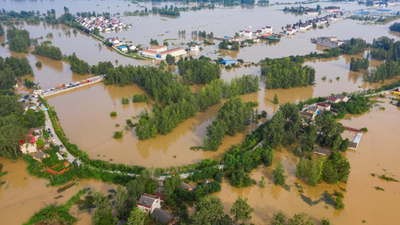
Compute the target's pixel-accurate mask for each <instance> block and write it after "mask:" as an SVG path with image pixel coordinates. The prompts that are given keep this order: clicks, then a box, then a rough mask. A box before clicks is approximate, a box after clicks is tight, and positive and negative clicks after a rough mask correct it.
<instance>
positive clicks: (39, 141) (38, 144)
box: [36, 138, 45, 148]
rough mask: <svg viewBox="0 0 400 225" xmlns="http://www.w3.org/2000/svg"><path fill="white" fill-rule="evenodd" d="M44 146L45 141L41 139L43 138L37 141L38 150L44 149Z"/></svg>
mask: <svg viewBox="0 0 400 225" xmlns="http://www.w3.org/2000/svg"><path fill="white" fill-rule="evenodd" d="M44 144H45V141H44V140H43V139H41V138H39V139H37V141H36V145H37V147H38V148H43V146H44Z"/></svg>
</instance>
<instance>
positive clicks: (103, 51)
mask: <svg viewBox="0 0 400 225" xmlns="http://www.w3.org/2000/svg"><path fill="white" fill-rule="evenodd" d="M115 2H117V3H116V4H115ZM285 2H287V1H285ZM3 3H4V4H3ZM128 4H130V6H128ZM164 4H165V3H161V4H158V3H155V4H154V6H157V7H158V6H163V5H164ZM166 4H167V5H171V4H175V3H166ZM320 5H321V6H322V7H324V6H328V5H338V6H340V7H341V8H345V9H349V10H354V9H361V8H364V7H365V6H359V5H357V4H354V3H320ZM64 6H67V7H68V8H69V9H70V10H71V12H72V13H75V12H81V11H93V10H95V11H96V12H103V11H108V12H112V13H118V12H119V13H121V14H122V13H123V12H124V11H126V10H129V11H134V10H136V9H140V10H141V9H143V7H141V6H146V7H147V8H149V9H150V8H151V7H152V6H153V5H152V3H140V5H139V6H136V5H135V4H133V3H130V2H129V1H2V4H1V7H2V8H5V9H6V10H11V9H13V10H40V11H41V12H45V11H46V10H47V9H51V8H54V9H55V10H56V12H57V14H58V15H60V13H62V11H63V7H64ZM308 6H310V7H315V6H316V4H311V5H308ZM108 7H109V8H108ZM283 7H284V6H282V5H280V6H279V5H277V6H271V7H257V6H255V7H231V8H218V9H214V10H201V11H198V12H183V13H181V17H180V18H176V19H174V18H166V17H160V16H157V15H151V16H147V17H121V18H120V19H121V20H123V21H124V22H126V23H131V24H132V28H131V29H130V30H127V31H121V32H118V33H117V34H115V33H109V34H104V36H105V37H119V38H120V39H124V38H125V40H127V41H132V42H133V44H143V45H144V46H148V45H149V41H150V38H156V39H157V40H158V42H159V43H162V42H163V40H165V39H170V40H168V42H169V44H170V46H171V45H172V42H174V44H176V46H186V43H188V42H190V41H192V40H195V39H196V38H191V37H190V36H191V35H190V34H191V31H193V30H205V31H207V33H209V32H211V31H212V32H214V35H215V36H223V35H228V36H233V35H234V33H235V32H237V31H239V30H241V29H250V28H249V26H252V28H251V30H257V29H259V28H261V27H263V26H267V25H271V26H274V28H275V30H276V31H277V30H279V29H280V27H282V26H285V25H286V24H288V23H295V22H297V21H298V20H300V19H301V20H303V21H304V20H305V19H307V17H306V16H300V15H295V14H291V13H284V12H282V11H280V10H281V9H283ZM394 9H396V8H394ZM397 10H398V9H397ZM199 18H201V19H199ZM260 18H261V19H260ZM389 25H390V23H389V24H386V25H376V26H366V25H362V24H361V23H360V22H359V21H352V20H342V21H339V22H338V23H333V24H331V25H330V26H329V27H327V28H324V29H316V30H312V31H309V32H306V33H298V34H296V35H295V36H293V37H290V38H289V37H283V38H282V40H281V42H279V43H275V44H272V45H267V44H264V43H260V44H258V45H254V46H252V47H245V48H243V49H241V50H240V51H238V52H234V51H221V52H218V49H217V46H218V43H219V42H218V41H215V43H216V45H215V46H208V47H204V50H203V51H201V52H200V53H199V56H200V55H205V56H207V57H210V58H212V59H216V58H218V57H223V58H227V59H243V60H244V61H246V62H258V61H259V60H261V59H264V58H265V57H270V58H277V57H284V56H289V55H297V54H298V55H304V54H308V53H310V52H321V51H322V50H323V49H324V47H321V46H316V45H314V44H311V43H310V38H313V37H319V36H337V37H338V38H339V39H349V38H351V37H362V38H364V39H365V40H367V41H368V42H371V41H372V39H373V38H378V37H380V36H384V35H386V36H389V37H391V38H394V39H396V40H400V35H399V33H396V32H389V30H388V26H389ZM24 28H25V29H27V30H29V32H30V33H31V37H32V38H38V37H40V36H43V37H45V36H46V34H47V33H49V32H52V33H53V38H52V39H49V40H51V41H52V43H53V45H54V46H57V47H60V48H61V51H62V52H63V54H67V55H70V54H72V53H73V52H75V53H76V54H77V56H78V57H79V58H81V59H83V60H85V61H87V62H88V63H89V64H91V65H92V64H97V63H98V62H100V61H111V62H112V63H113V64H114V65H116V64H117V63H116V60H118V64H121V65H127V64H132V65H144V64H149V63H151V62H150V61H138V60H134V59H131V58H126V57H123V56H121V55H119V54H118V53H116V52H115V51H113V50H112V49H110V48H107V47H105V46H103V45H100V46H99V42H98V41H97V40H95V39H94V38H92V37H91V36H89V35H87V34H85V33H83V32H80V31H78V33H77V34H76V35H75V34H73V33H72V30H71V29H70V30H71V35H66V34H65V30H66V29H68V28H67V27H65V26H61V25H60V26H47V25H44V24H40V25H38V26H32V25H24ZM150 28H151V29H150ZM178 30H186V37H185V36H184V37H178ZM171 39H176V40H171ZM44 40H47V38H44ZM4 41H5V37H4V36H2V37H0V42H4ZM181 43H183V44H181ZM30 50H32V49H30ZM10 55H14V56H21V55H26V56H27V57H28V59H29V61H30V63H31V65H32V67H33V70H34V74H35V76H34V77H32V78H29V79H32V80H34V81H35V82H39V83H40V86H42V88H45V89H46V88H50V87H54V86H56V85H58V84H60V83H68V82H71V81H76V80H81V79H84V78H86V76H81V75H78V74H74V73H72V72H71V71H70V69H69V65H68V63H66V62H62V61H55V60H51V59H47V58H44V57H40V56H35V55H32V54H17V53H13V52H10V51H9V50H8V49H7V47H0V56H2V57H7V56H10ZM350 59H351V56H339V57H336V58H332V59H321V60H312V61H308V62H305V65H310V66H312V67H314V68H315V70H316V84H315V85H314V86H308V87H301V88H292V89H287V90H285V89H278V90H264V86H265V85H264V78H263V77H262V76H260V68H259V67H256V66H250V67H242V68H232V69H230V70H225V69H223V71H222V79H223V80H226V81H230V80H231V79H232V78H233V77H235V76H242V75H243V74H256V75H258V76H260V91H258V92H256V93H252V94H248V95H244V96H242V99H243V100H244V101H258V102H259V106H258V110H259V112H261V111H262V110H266V111H267V112H268V115H269V116H271V115H272V113H273V112H275V111H276V110H277V109H278V105H274V104H273V103H272V100H273V97H274V95H275V94H276V95H277V96H278V98H279V101H280V103H285V102H299V101H303V100H307V99H309V98H312V97H317V96H327V95H330V94H331V93H341V92H353V91H357V90H364V89H368V88H375V87H377V86H380V85H382V84H369V83H367V82H363V80H362V74H363V72H359V73H356V72H351V71H349V62H350ZM37 61H41V62H42V63H43V67H42V68H41V69H38V68H36V66H34V64H35V63H36V62H37ZM380 63H381V62H377V61H373V60H371V61H370V65H372V66H377V65H379V64H380ZM324 76H326V78H327V79H326V80H325V81H324V80H322V77H324ZM337 77H339V79H336V78H337ZM396 80H398V79H396ZM392 81H393V80H387V81H386V83H390V82H392ZM199 88H201V85H196V86H194V87H192V89H193V91H198V90H199ZM142 93H145V92H144V90H143V89H141V88H140V87H138V86H137V85H130V86H126V87H117V86H115V85H112V86H105V85H103V84H102V83H97V84H94V85H91V86H86V87H83V88H79V89H75V90H73V91H70V92H67V93H63V94H59V95H55V96H52V97H50V98H49V103H50V105H52V106H54V107H55V109H56V111H57V114H58V116H59V118H60V121H61V124H62V127H63V129H64V131H65V132H66V134H67V137H68V138H69V139H70V142H71V143H76V144H77V145H78V146H79V147H80V149H82V150H84V151H86V152H87V153H88V154H89V156H90V157H91V158H98V159H102V160H110V161H113V162H116V163H126V164H128V165H142V166H151V165H154V166H156V167H169V166H180V165H187V164H190V163H194V162H198V161H200V160H201V159H204V158H211V159H215V158H219V157H220V156H221V155H222V154H223V153H224V152H225V151H226V150H227V149H228V148H229V147H230V146H231V145H232V144H239V143H241V142H242V141H243V139H244V138H245V135H246V134H248V133H250V132H251V131H252V130H254V129H255V125H254V126H251V127H247V128H246V130H244V131H243V132H240V133H238V134H237V135H236V136H235V137H230V136H227V137H226V138H225V139H224V140H223V142H222V145H221V146H220V148H219V149H218V151H217V152H202V151H191V150H190V147H191V146H197V145H202V141H203V139H204V138H205V132H206V127H207V126H208V125H209V124H211V123H212V121H213V120H214V119H215V117H216V115H217V112H218V110H219V108H220V107H221V106H222V105H223V102H221V103H220V104H217V105H215V106H213V107H211V108H209V109H207V110H206V111H205V112H203V113H197V114H196V116H195V117H194V118H190V119H188V120H186V121H184V122H183V123H181V124H180V125H179V126H178V127H176V128H175V129H174V131H173V132H171V133H169V134H167V135H165V136H163V135H159V136H158V137H157V138H156V139H150V140H146V141H139V140H138V139H137V137H136V136H135V134H134V130H128V131H124V137H123V139H121V140H114V139H113V138H112V135H113V133H114V131H119V130H123V129H124V126H125V123H126V122H125V121H126V120H127V119H132V116H137V115H138V114H139V113H140V112H141V111H142V110H144V109H149V110H151V109H150V108H151V106H149V105H146V104H145V103H129V105H122V104H121V99H122V98H123V97H129V98H131V97H132V95H134V94H142ZM387 101H388V100H386V103H385V104H384V106H385V107H386V110H385V111H379V110H377V108H374V109H373V110H372V111H371V112H369V113H367V114H365V115H362V116H359V117H357V118H352V117H348V118H346V119H344V120H342V123H343V124H344V125H347V126H351V127H357V128H361V127H368V129H369V130H370V131H369V132H368V133H367V134H365V135H364V136H363V139H362V142H361V145H360V146H359V148H358V150H357V152H355V151H348V152H347V153H346V155H347V157H348V159H349V161H350V163H351V165H352V173H351V175H350V179H349V182H348V184H340V186H341V187H343V188H346V189H347V193H345V199H344V203H345V205H346V206H345V210H343V211H338V210H334V209H333V207H332V206H330V205H329V202H323V201H322V200H321V194H322V193H324V191H328V192H329V193H333V191H334V190H335V189H336V190H338V189H339V185H327V184H320V185H319V186H318V187H315V188H312V187H306V186H305V185H304V184H303V183H302V182H301V181H299V180H298V179H296V178H295V177H294V173H295V166H296V163H297V158H296V157H294V156H292V155H291V154H290V153H288V152H287V151H286V150H283V152H278V153H277V154H276V156H277V157H276V158H275V163H277V162H279V161H282V163H283V164H284V167H285V169H286V171H287V173H288V178H287V184H288V185H290V186H291V189H290V191H286V190H284V189H282V188H281V187H277V186H274V185H273V184H272V183H271V176H272V175H271V168H264V169H263V168H260V169H257V170H255V171H254V172H253V177H254V178H255V179H256V180H257V181H259V180H260V179H261V176H265V177H266V178H267V181H268V182H267V186H266V188H265V189H260V188H259V187H256V186H255V187H250V188H245V189H236V188H233V187H230V186H229V185H228V184H227V183H226V182H224V183H223V185H222V192H220V193H218V194H217V196H219V197H221V199H222V201H223V202H224V204H225V206H226V210H227V212H228V211H229V210H230V206H231V204H232V202H233V201H234V200H235V199H236V198H237V196H238V195H240V196H247V197H248V198H249V203H250V205H251V206H253V207H254V208H255V213H254V214H253V219H252V222H253V223H255V224H265V223H267V222H265V221H268V219H269V218H270V217H271V216H272V214H273V213H276V212H277V211H278V210H282V211H284V212H285V213H286V214H287V215H288V216H290V217H291V216H293V214H294V213H299V212H306V213H308V214H310V215H311V216H312V217H313V218H314V219H315V220H319V219H320V218H322V217H327V218H329V219H330V220H331V222H332V223H333V224H361V221H362V220H366V221H367V223H368V224H396V223H398V221H400V218H399V215H398V214H397V213H396V212H397V211H396V210H397V209H398V208H399V206H400V205H399V204H400V203H399V202H400V201H399V200H400V199H399V194H400V193H399V192H398V187H397V186H396V185H398V183H389V182H382V181H381V180H379V179H378V178H377V177H371V176H370V175H369V174H370V173H376V174H379V175H381V174H383V173H384V172H385V171H384V170H383V169H385V170H386V171H387V172H388V173H389V174H390V173H391V174H392V175H396V176H399V174H398V171H399V168H398V166H397V164H396V161H395V160H396V159H398V158H399V155H398V154H399V153H398V152H396V151H395V150H396V149H397V146H399V143H398V142H399V141H398V139H396V136H395V135H396V132H394V131H396V130H397V127H398V124H396V123H395V122H393V121H398V120H397V118H398V116H399V114H400V110H399V109H398V108H396V107H394V106H391V105H389V104H388V103H387ZM111 111H116V112H117V114H118V116H117V117H116V118H111V117H110V116H109V115H110V112H111ZM133 121H135V120H134V119H133ZM116 124H119V127H116ZM383 131H386V132H383ZM377 140H379V141H377ZM382 143H384V145H383V146H382ZM0 162H1V163H3V164H4V165H5V168H4V170H5V171H9V174H8V175H6V176H3V177H2V180H3V181H6V184H4V185H3V186H2V187H1V188H0V217H1V218H2V219H3V218H5V221H7V224H21V223H22V222H24V221H27V219H28V218H29V217H30V216H31V215H33V213H34V212H35V211H38V210H39V208H41V207H43V206H44V205H45V204H47V203H50V202H54V201H55V200H54V197H56V196H58V195H59V194H57V193H56V189H55V188H45V186H46V181H44V180H40V179H36V178H32V177H30V176H29V175H28V174H27V173H26V171H25V170H24V168H25V167H26V165H25V163H23V162H21V161H20V162H17V163H14V164H11V163H9V162H8V161H6V160H4V159H2V158H0ZM12 175H13V176H12ZM294 182H296V183H299V184H300V185H301V186H302V187H303V188H305V190H304V195H301V193H299V192H298V190H297V188H296V187H294ZM80 183H81V184H80V185H81V186H80V187H79V188H78V187H74V188H70V189H68V190H67V191H66V192H64V193H63V195H64V197H63V198H61V199H60V200H58V201H59V202H60V203H63V202H65V201H66V200H67V199H68V198H69V197H70V196H72V195H73V194H75V193H76V192H77V191H78V189H80V188H83V187H85V185H87V186H93V187H95V188H98V189H102V190H107V189H109V188H110V186H109V185H106V184H103V183H98V182H93V181H89V182H87V183H85V182H80ZM375 186H380V187H382V188H384V189H385V191H384V192H378V191H376V190H375V189H374V188H373V187H375ZM68 196H69V197H68ZM318 200H320V201H318ZM309 201H311V202H315V203H316V202H317V201H318V202H319V203H318V204H316V205H313V206H312V207H307V206H308V203H306V202H309ZM325 205H328V208H327V209H326V208H325ZM384 206H386V207H384ZM387 206H390V207H387ZM383 207H384V208H383ZM72 211H74V213H77V209H76V208H73V209H72ZM79 218H82V221H80V223H82V224H88V223H89V221H90V215H89V214H87V213H86V214H85V213H83V214H81V215H79ZM2 222H3V220H2Z"/></svg>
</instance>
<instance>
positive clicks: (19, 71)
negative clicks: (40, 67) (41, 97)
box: [0, 56, 33, 93]
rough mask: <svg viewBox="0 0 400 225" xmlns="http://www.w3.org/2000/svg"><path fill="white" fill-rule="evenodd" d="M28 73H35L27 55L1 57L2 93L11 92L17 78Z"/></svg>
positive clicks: (0, 83) (0, 91)
mask: <svg viewBox="0 0 400 225" xmlns="http://www.w3.org/2000/svg"><path fill="white" fill-rule="evenodd" d="M27 74H33V71H32V67H31V65H30V64H29V61H28V59H27V58H26V57H21V58H17V57H14V56H11V57H7V58H5V59H4V58H3V57H0V93H9V90H10V89H11V88H12V87H13V86H14V85H15V84H16V83H17V80H16V78H17V77H22V76H24V75H27Z"/></svg>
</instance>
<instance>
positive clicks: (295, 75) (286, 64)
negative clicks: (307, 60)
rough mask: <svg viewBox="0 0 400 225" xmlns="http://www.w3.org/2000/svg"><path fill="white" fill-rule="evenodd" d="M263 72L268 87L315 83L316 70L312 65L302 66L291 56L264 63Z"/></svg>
mask: <svg viewBox="0 0 400 225" xmlns="http://www.w3.org/2000/svg"><path fill="white" fill-rule="evenodd" d="M261 73H262V74H263V75H265V77H266V88H268V89H277V88H291V87H302V86H307V85H313V84H314V81H315V70H314V68H312V67H310V66H303V67H302V66H301V64H299V63H295V62H292V61H291V60H290V58H285V59H276V60H270V61H268V62H267V63H266V64H262V66H261Z"/></svg>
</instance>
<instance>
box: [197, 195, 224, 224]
mask: <svg viewBox="0 0 400 225" xmlns="http://www.w3.org/2000/svg"><path fill="white" fill-rule="evenodd" d="M224 215H225V213H224V205H223V204H222V202H221V199H219V198H218V197H214V196H208V197H205V198H202V199H201V200H200V201H199V202H198V203H197V204H196V212H195V213H194V215H193V217H192V219H193V223H192V224H194V225H211V224H214V223H216V222H218V221H220V220H221V219H222V218H223V217H224Z"/></svg>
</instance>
